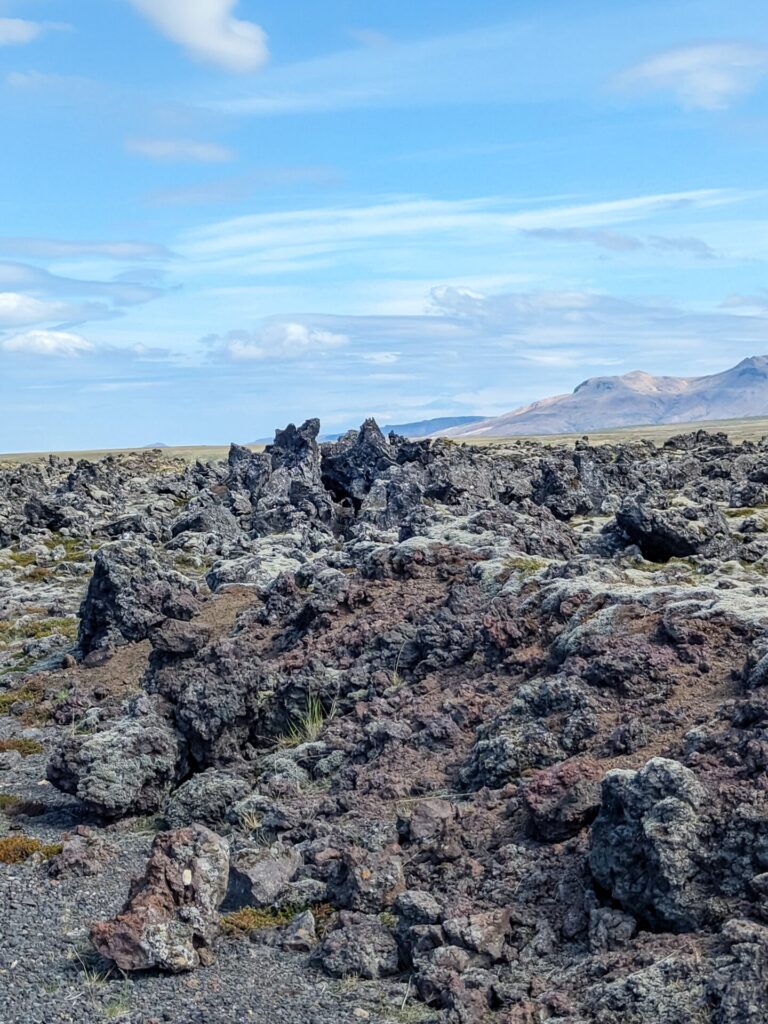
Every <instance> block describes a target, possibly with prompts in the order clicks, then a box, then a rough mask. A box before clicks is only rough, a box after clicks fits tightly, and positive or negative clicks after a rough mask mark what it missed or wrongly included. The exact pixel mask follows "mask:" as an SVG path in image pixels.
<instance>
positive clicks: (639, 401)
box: [435, 356, 768, 438]
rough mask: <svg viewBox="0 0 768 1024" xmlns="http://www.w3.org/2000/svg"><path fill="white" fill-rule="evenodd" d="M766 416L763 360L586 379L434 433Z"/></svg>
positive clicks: (565, 429)
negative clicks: (705, 371) (668, 373)
mask: <svg viewBox="0 0 768 1024" xmlns="http://www.w3.org/2000/svg"><path fill="white" fill-rule="evenodd" d="M765 415H768V356H751V357H750V358H748V359H743V360H742V361H741V362H740V363H739V364H738V365H737V366H734V367H732V368H731V369H730V370H725V371H724V372H722V373H716V374H711V375H710V376H706V377H654V376H653V375H652V374H650V373H644V372H643V371H642V370H635V371H633V372H632V373H625V374H624V375H623V376H617V377H590V378H589V379H588V380H585V381H583V383H581V384H579V386H578V387H577V388H576V389H575V390H574V391H573V393H572V394H570V395H556V396H554V397H552V398H543V399H541V400H540V401H538V402H533V403H532V404H531V405H525V406H522V407H521V408H519V409H515V410H513V411H512V412H508V413H505V414H504V415H502V416H495V417H493V418H491V419H486V420H481V421H480V422H478V423H473V424H470V425H469V426H461V427H454V428H452V429H449V430H446V431H440V430H438V431H435V434H439V436H442V437H459V438H460V437H466V438H470V437H509V436H515V435H525V434H571V433H584V432H588V431H590V430H606V429H609V428H611V427H632V426H640V425H646V424H647V425H656V424H664V423H691V422H697V421H700V420H728V419H743V418H746V417H749V416H765Z"/></svg>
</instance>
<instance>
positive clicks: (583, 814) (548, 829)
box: [523, 758, 603, 842]
mask: <svg viewBox="0 0 768 1024" xmlns="http://www.w3.org/2000/svg"><path fill="white" fill-rule="evenodd" d="M602 777H603V769H602V767H601V766H600V765H599V764H598V763H597V762H596V761H590V760H588V759H586V758H584V759H577V758H572V759H571V760H568V761H562V762H561V763H560V764H558V765H554V766H553V767H552V768H545V769H544V770H543V771H540V772H536V774H535V775H534V776H533V778H532V779H531V780H530V781H529V782H527V783H526V784H525V786H524V787H523V804H524V806H525V808H526V810H527V811H528V814H529V828H530V831H531V833H532V834H533V835H534V836H535V837H536V838H537V839H543V840H544V841H545V842H559V841H560V840H562V839H567V838H568V837H569V836H574V835H576V834H577V833H578V832H580V831H581V830H582V829H583V828H585V827H586V826H587V825H589V824H590V822H591V821H592V820H593V819H594V817H595V815H596V814H597V812H598V809H599V807H600V792H601V787H600V780H601V779H602Z"/></svg>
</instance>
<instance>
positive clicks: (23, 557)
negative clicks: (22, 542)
mask: <svg viewBox="0 0 768 1024" xmlns="http://www.w3.org/2000/svg"><path fill="white" fill-rule="evenodd" d="M8 557H9V558H10V560H11V561H12V562H13V563H14V564H15V565H18V566H21V567H22V568H25V567H26V566H28V565H34V564H35V562H36V561H37V556H36V555H33V554H32V552H31V551H9V553H8Z"/></svg>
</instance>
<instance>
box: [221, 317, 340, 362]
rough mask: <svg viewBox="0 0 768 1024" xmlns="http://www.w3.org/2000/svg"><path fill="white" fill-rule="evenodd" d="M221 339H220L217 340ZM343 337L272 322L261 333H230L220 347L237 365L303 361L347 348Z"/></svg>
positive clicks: (296, 325)
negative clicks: (344, 346) (313, 356)
mask: <svg viewBox="0 0 768 1024" xmlns="http://www.w3.org/2000/svg"><path fill="white" fill-rule="evenodd" d="M216 340H218V339H216ZM348 340H349V339H348V338H347V336H346V335H344V334H336V333H335V332H333V331H326V330H321V329H318V328H315V327H310V326H308V325H307V324H302V323H272V324H267V325H265V326H264V327H262V328H261V329H260V330H258V331H253V332H248V331H230V333H229V334H228V335H227V336H226V337H225V339H224V343H223V345H222V346H221V348H220V352H221V354H223V355H224V357H225V358H227V359H231V360H233V361H234V362H236V363H243V362H255V361H262V360H265V359H278V360H280V359H300V358H301V357H302V356H305V355H311V354H315V355H322V354H323V353H324V352H326V351H327V350H328V349H336V348H340V347H341V346H342V345H346V344H347V342H348Z"/></svg>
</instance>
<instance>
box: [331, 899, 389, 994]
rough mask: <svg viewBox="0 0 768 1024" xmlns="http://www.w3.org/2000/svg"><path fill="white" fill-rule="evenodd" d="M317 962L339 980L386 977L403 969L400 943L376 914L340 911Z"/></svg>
mask: <svg viewBox="0 0 768 1024" xmlns="http://www.w3.org/2000/svg"><path fill="white" fill-rule="evenodd" d="M315 959H316V960H317V961H318V962H319V963H320V964H321V966H322V967H323V969H324V970H325V971H327V972H328V974H333V975H335V976H336V977H337V978H345V977H348V976H350V975H352V976H355V975H356V976H358V977H360V978H384V977H387V976H388V975H393V974H397V973H398V970H399V966H400V956H399V951H398V946H397V942H396V941H395V937H394V935H393V934H392V932H391V931H390V929H389V928H387V927H386V926H385V925H384V924H382V922H381V921H380V919H379V918H378V917H377V916H376V915H375V914H357V913H353V912H352V911H349V910H342V911H341V913H340V914H339V916H338V921H337V923H336V926H335V927H334V928H333V930H332V931H330V932H329V933H328V934H327V935H326V936H325V938H324V939H323V941H322V943H321V944H320V946H319V947H318V950H317V953H316V954H315Z"/></svg>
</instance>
